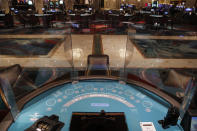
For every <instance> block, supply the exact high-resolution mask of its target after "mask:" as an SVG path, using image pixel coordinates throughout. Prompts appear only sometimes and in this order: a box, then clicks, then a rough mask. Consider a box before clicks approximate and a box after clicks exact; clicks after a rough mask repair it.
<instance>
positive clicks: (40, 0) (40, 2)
mask: <svg viewBox="0 0 197 131" xmlns="http://www.w3.org/2000/svg"><path fill="white" fill-rule="evenodd" d="M35 8H36V12H38V14H42V13H43V11H42V8H43V0H35Z"/></svg>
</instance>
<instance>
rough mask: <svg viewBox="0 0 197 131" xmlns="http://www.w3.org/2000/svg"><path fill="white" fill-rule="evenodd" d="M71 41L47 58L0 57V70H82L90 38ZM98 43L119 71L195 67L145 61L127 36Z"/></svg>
mask: <svg viewBox="0 0 197 131" xmlns="http://www.w3.org/2000/svg"><path fill="white" fill-rule="evenodd" d="M0 38H5V35H0ZM6 38H29V39H31V38H65V35H28V36H27V35H6ZM71 38H72V39H71ZM71 38H70V40H68V39H67V40H68V41H66V40H65V41H64V42H62V43H61V44H60V46H59V47H58V48H57V49H56V50H55V51H54V52H53V54H51V55H50V57H46V58H43V57H32V58H31V57H5V56H0V67H7V66H10V65H13V64H20V65H21V66H23V67H71V66H72V61H73V62H74V66H75V67H81V68H86V65H87V56H88V55H89V54H91V53H92V45H93V35H72V36H71ZM126 43H127V45H126ZM102 44H103V51H104V54H106V55H109V59H110V67H112V68H113V67H114V68H121V67H124V65H126V67H128V68H196V67H197V59H160V58H145V57H144V56H143V55H142V54H141V53H140V52H139V50H138V49H137V48H136V47H135V46H134V44H132V42H131V41H130V42H128V39H127V35H102ZM128 46H130V47H129V48H128ZM126 47H127V51H130V53H129V56H127V55H128V54H126V59H125V51H126ZM71 49H72V51H71ZM127 53H128V52H127ZM125 60H126V63H125Z"/></svg>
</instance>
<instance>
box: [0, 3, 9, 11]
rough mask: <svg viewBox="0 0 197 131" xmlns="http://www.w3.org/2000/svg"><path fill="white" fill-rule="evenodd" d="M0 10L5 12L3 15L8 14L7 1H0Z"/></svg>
mask: <svg viewBox="0 0 197 131" xmlns="http://www.w3.org/2000/svg"><path fill="white" fill-rule="evenodd" d="M0 9H1V10H5V13H6V14H7V13H9V4H8V0H0Z"/></svg>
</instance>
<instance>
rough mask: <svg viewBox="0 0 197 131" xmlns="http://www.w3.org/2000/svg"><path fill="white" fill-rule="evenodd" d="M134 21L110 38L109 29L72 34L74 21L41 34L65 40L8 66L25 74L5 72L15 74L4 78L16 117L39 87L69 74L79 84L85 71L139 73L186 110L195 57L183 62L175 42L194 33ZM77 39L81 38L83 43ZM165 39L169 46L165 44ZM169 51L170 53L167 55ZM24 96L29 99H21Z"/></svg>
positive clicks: (121, 75)
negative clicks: (146, 28)
mask: <svg viewBox="0 0 197 131" xmlns="http://www.w3.org/2000/svg"><path fill="white" fill-rule="evenodd" d="M133 26H136V25H132V24H131V25H129V27H130V28H129V29H128V35H126V36H125V35H111V36H110V38H109V37H108V35H101V34H95V33H94V34H90V35H88V36H80V35H78V36H77V37H76V36H72V35H71V29H70V25H68V26H67V27H68V29H66V30H65V31H64V32H65V33H64V34H60V35H43V36H38V37H39V38H41V39H44V40H46V39H47V40H48V41H56V39H57V38H58V41H59V42H57V43H55V45H53V46H51V51H50V53H49V54H50V55H47V56H36V57H32V56H27V57H24V58H22V59H23V60H24V61H25V62H24V63H23V65H22V67H20V66H19V65H15V66H12V67H11V68H7V69H6V71H5V73H6V72H8V71H9V70H12V69H14V70H15V72H18V74H19V75H17V76H16V77H15V78H13V77H10V76H12V75H13V74H11V75H9V74H7V76H9V77H7V76H6V77H3V78H9V79H2V80H1V81H3V82H1V83H3V84H1V90H2V91H3V94H4V97H5V98H6V101H7V103H8V106H9V109H10V110H11V114H12V116H13V118H14V119H15V118H16V116H17V114H18V111H20V110H21V109H22V107H23V106H18V104H19V105H24V104H25V102H27V101H28V100H30V97H29V98H28V96H29V95H31V96H32V98H33V97H35V96H36V93H39V92H44V91H46V90H48V89H49V88H48V87H52V86H53V85H51V86H46V85H50V83H54V82H56V81H57V83H56V85H57V84H58V82H60V83H64V81H66V80H68V81H70V82H73V84H75V83H76V82H78V81H79V80H80V78H81V77H86V78H93V77H95V78H99V79H102V78H112V77H116V78H117V80H119V81H120V82H121V83H124V82H126V81H129V80H133V79H134V80H135V81H138V83H144V84H146V85H149V86H150V87H152V88H153V89H154V91H155V92H154V93H156V91H158V92H163V93H164V94H166V97H167V96H170V97H171V98H173V99H175V100H176V101H178V102H179V103H180V106H179V110H180V112H181V116H183V115H184V113H185V111H186V110H187V109H188V108H189V105H190V103H191V100H192V96H193V94H194V91H195V88H196V84H195V82H196V81H195V79H194V78H195V76H194V75H195V73H194V70H193V69H191V70H190V69H188V71H187V70H186V69H184V67H187V68H189V67H190V66H191V65H192V64H193V63H192V62H191V60H187V59H184V60H182V62H183V61H184V62H185V61H186V62H187V61H188V63H190V64H191V65H190V66H188V65H187V64H188V63H186V62H185V63H181V59H182V58H181V57H184V56H180V54H181V53H180V52H181V51H177V49H179V47H178V46H177V44H172V43H173V42H174V41H175V42H176V41H177V39H178V40H179V41H180V39H181V40H182V41H184V42H185V41H186V42H189V43H190V42H191V41H192V42H193V41H194V40H195V39H194V37H193V36H180V35H177V34H176V35H175V36H167V35H162V34H161V32H157V34H151V33H154V32H151V33H150V34H144V32H142V31H141V30H136V27H135V28H134V27H133ZM104 27H105V26H104ZM57 32H58V31H57ZM33 37H34V38H35V36H33ZM84 37H86V39H84ZM28 38H31V37H28ZM75 39H78V41H77V42H78V43H77V42H76V40H75ZM80 40H81V41H80ZM86 40H87V41H86ZM88 40H89V41H88ZM187 40H189V41H187ZM79 42H80V43H79ZM87 42H90V43H87ZM166 42H167V43H166ZM169 42H171V47H170V49H169V50H171V51H174V50H176V52H175V51H174V52H173V53H171V52H166V51H167V50H166V49H167V48H169V45H168V44H169ZM165 44H167V46H164V45H165ZM183 44H184V43H183ZM172 49H173V50H172ZM190 51H191V50H190ZM162 52H163V53H162ZM164 52H165V53H164ZM175 53H176V54H175ZM164 54H167V55H168V56H163V55H164ZM188 57H189V54H186V58H188ZM16 58H17V57H16ZM188 59H189V58H188ZM18 60H21V59H18ZM173 63H176V64H173ZM181 67H182V68H183V69H182V68H181ZM193 67H194V66H193ZM21 68H22V69H21ZM17 70H18V71H17ZM11 72H12V71H11ZM15 72H14V74H15V75H16V74H17V73H15ZM188 72H189V73H188ZM146 89H147V90H150V89H149V88H146ZM57 95H58V94H57ZM157 95H160V94H157ZM162 97H165V96H164V95H163V96H162ZM24 99H26V100H25V101H21V100H24Z"/></svg>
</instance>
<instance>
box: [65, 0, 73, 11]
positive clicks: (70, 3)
mask: <svg viewBox="0 0 197 131" xmlns="http://www.w3.org/2000/svg"><path fill="white" fill-rule="evenodd" d="M74 2H75V0H65V4H66V9H67V10H72V9H73V6H74Z"/></svg>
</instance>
